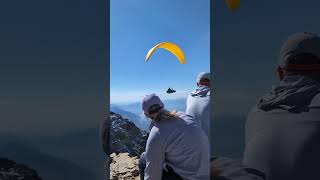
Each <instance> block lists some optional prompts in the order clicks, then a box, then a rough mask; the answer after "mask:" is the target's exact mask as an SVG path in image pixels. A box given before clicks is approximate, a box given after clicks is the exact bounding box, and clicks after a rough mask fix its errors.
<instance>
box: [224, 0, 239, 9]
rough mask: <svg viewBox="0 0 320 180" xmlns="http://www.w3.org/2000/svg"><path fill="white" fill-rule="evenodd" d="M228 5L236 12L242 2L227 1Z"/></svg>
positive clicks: (235, 0)
mask: <svg viewBox="0 0 320 180" xmlns="http://www.w3.org/2000/svg"><path fill="white" fill-rule="evenodd" d="M226 2H227V5H228V7H229V9H230V10H231V11H235V10H237V9H238V8H239V6H240V0H226Z"/></svg>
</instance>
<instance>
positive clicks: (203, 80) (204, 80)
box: [200, 78, 210, 82]
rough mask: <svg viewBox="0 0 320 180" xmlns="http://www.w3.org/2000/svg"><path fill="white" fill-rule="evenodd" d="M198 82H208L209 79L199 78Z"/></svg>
mask: <svg viewBox="0 0 320 180" xmlns="http://www.w3.org/2000/svg"><path fill="white" fill-rule="evenodd" d="M200 82H210V79H207V78H202V79H200Z"/></svg>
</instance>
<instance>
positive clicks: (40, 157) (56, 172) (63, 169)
mask: <svg viewBox="0 0 320 180" xmlns="http://www.w3.org/2000/svg"><path fill="white" fill-rule="evenodd" d="M0 154H1V155H2V156H3V157H6V158H9V159H14V160H15V161H16V162H18V163H23V164H28V165H29V166H31V167H33V168H34V169H35V170H36V171H37V172H38V173H39V175H40V176H41V177H42V178H43V179H45V180H57V179H59V180H70V179H77V180H87V179H95V177H94V175H93V174H92V173H91V172H90V171H89V170H87V169H84V168H82V167H80V166H78V165H76V164H74V163H72V162H70V161H67V160H65V159H62V158H57V157H53V156H50V155H48V154H44V153H41V152H39V151H36V150H35V149H33V148H30V147H28V146H26V145H23V144H20V143H17V142H11V143H8V144H7V145H5V146H4V147H3V148H2V149H1V150H0Z"/></svg>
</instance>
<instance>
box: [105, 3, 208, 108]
mask: <svg viewBox="0 0 320 180" xmlns="http://www.w3.org/2000/svg"><path fill="white" fill-rule="evenodd" d="M110 8H111V9H110V10H111V14H110V20H111V22H110V31H111V34H110V35H111V39H110V46H111V49H110V53H111V55H110V58H111V59H110V99H111V103H129V102H134V101H140V100H141V98H142V97H143V96H144V95H145V94H148V93H153V92H154V93H157V94H159V95H160V96H161V97H162V98H164V99H174V98H181V97H186V95H187V93H188V92H189V91H191V90H192V89H193V88H194V87H195V79H196V76H197V74H198V73H199V72H201V71H209V70H210V3H209V0H199V1H197V3H195V1H194V0H175V1H172V0H162V1H157V0H140V1H135V0H111V7H110ZM163 41H169V42H173V43H176V44H177V45H179V46H180V47H181V49H182V50H183V51H184V53H185V56H186V64H185V65H181V64H180V63H179V61H178V60H177V59H176V58H175V56H174V55H173V54H170V53H169V52H167V51H165V50H163V49H159V50H158V51H156V52H155V53H154V55H153V56H152V57H151V59H150V61H149V62H147V63H146V62H145V56H146V54H147V52H148V50H149V49H150V48H152V47H153V46H154V45H156V44H157V43H159V42H163ZM168 86H172V87H173V88H174V89H176V90H177V93H176V94H171V95H167V94H166V93H165V91H166V90H167V88H168Z"/></svg>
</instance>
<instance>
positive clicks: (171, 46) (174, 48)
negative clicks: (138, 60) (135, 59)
mask: <svg viewBox="0 0 320 180" xmlns="http://www.w3.org/2000/svg"><path fill="white" fill-rule="evenodd" d="M158 48H163V49H165V50H167V51H169V52H171V53H172V54H174V55H175V56H176V57H177V58H178V60H179V61H180V63H181V64H184V63H186V58H185V56H184V54H183V52H182V50H181V49H180V47H179V46H177V45H176V44H173V43H170V42H163V43H159V44H157V45H156V46H154V47H153V48H151V49H150V50H149V52H148V54H147V57H146V61H148V60H149V58H150V57H151V56H152V54H153V53H154V52H155V51H156V50H157V49H158Z"/></svg>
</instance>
